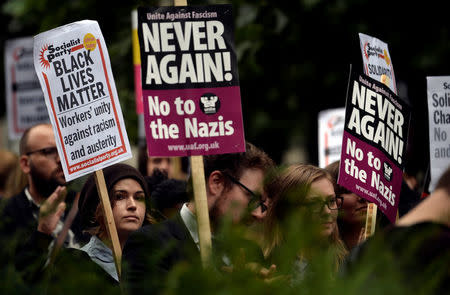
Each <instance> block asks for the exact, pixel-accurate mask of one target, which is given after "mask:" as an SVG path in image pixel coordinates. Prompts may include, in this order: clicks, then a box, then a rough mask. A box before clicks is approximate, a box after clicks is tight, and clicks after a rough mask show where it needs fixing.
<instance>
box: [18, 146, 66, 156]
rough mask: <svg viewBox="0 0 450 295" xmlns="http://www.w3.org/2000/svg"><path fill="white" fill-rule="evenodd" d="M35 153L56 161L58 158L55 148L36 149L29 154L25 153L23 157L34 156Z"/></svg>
mask: <svg viewBox="0 0 450 295" xmlns="http://www.w3.org/2000/svg"><path fill="white" fill-rule="evenodd" d="M35 153H40V154H42V155H44V156H45V157H48V158H49V157H50V156H53V157H54V158H55V159H56V158H57V156H58V148H57V147H56V146H54V147H45V148H42V149H38V150H34V151H31V152H27V153H25V155H27V156H29V155H32V154H35Z"/></svg>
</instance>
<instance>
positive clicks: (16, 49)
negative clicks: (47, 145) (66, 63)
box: [5, 37, 49, 140]
mask: <svg viewBox="0 0 450 295" xmlns="http://www.w3.org/2000/svg"><path fill="white" fill-rule="evenodd" d="M5 90H6V105H7V112H6V114H7V118H8V135H9V138H10V139H11V140H16V139H19V138H20V137H21V136H22V134H23V132H24V131H25V130H26V129H28V128H29V127H31V126H33V125H36V124H40V123H48V122H49V118H48V112H47V108H46V107H45V102H44V94H43V93H42V89H41V86H40V85H39V80H38V77H37V76H36V71H35V70H34V64H33V37H23V38H18V39H11V40H7V41H6V45H5Z"/></svg>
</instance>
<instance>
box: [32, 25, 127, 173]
mask: <svg viewBox="0 0 450 295" xmlns="http://www.w3.org/2000/svg"><path fill="white" fill-rule="evenodd" d="M34 66H35V69H36V72H37V75H38V77H39V81H40V83H41V87H42V89H43V90H44V94H45V102H46V105H47V109H48V112H49V114H50V121H51V123H52V125H53V129H54V132H55V137H56V144H57V147H58V151H59V154H60V156H61V163H62V167H63V170H64V175H65V177H66V180H67V181H69V180H72V179H75V178H77V177H80V176H82V175H85V174H88V173H90V172H94V171H96V170H98V169H101V168H102V167H106V166H109V165H111V164H114V163H117V162H119V161H123V160H125V159H128V158H130V157H131V150H130V146H129V142H128V136H127V132H126V129H125V124H124V121H123V116H122V110H121V108H120V104H119V101H118V96H117V90H116V87H115V83H114V78H113V75H112V71H111V65H110V60H109V55H108V50H107V48H106V44H105V41H104V39H103V35H102V33H101V31H100V27H99V26H98V23H97V22H96V21H88V20H85V21H80V22H75V23H71V24H68V25H65V26H62V27H59V28H56V29H53V30H50V31H47V32H44V33H41V34H39V35H37V36H35V37H34Z"/></svg>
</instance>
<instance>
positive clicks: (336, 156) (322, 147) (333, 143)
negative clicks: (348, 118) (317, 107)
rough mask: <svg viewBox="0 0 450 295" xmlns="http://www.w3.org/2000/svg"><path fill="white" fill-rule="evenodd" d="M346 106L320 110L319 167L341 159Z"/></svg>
mask: <svg viewBox="0 0 450 295" xmlns="http://www.w3.org/2000/svg"><path fill="white" fill-rule="evenodd" d="M344 120H345V108H337V109H330V110H324V111H321V112H319V167H322V168H323V167H325V166H327V165H329V164H331V163H333V162H335V161H339V160H340V159H341V148H342V133H343V132H344Z"/></svg>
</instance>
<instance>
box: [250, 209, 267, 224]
mask: <svg viewBox="0 0 450 295" xmlns="http://www.w3.org/2000/svg"><path fill="white" fill-rule="evenodd" d="M264 215H265V214H264V213H263V212H262V210H261V206H258V208H256V209H255V210H253V211H252V217H253V219H254V220H255V221H262V219H263V218H264Z"/></svg>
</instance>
